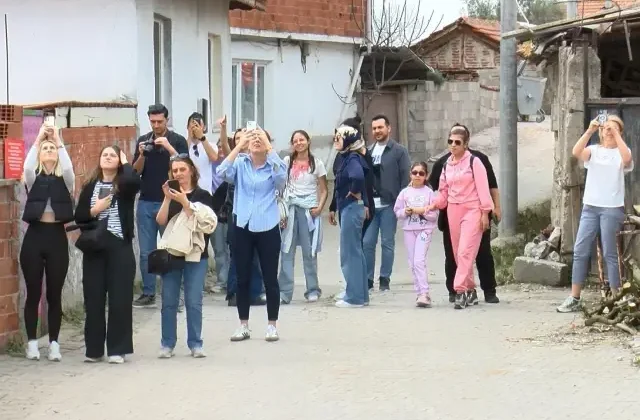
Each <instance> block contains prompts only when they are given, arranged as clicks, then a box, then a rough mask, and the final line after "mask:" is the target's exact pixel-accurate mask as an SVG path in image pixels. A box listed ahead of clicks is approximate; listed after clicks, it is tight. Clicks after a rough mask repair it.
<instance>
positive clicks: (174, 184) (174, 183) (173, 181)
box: [167, 179, 180, 192]
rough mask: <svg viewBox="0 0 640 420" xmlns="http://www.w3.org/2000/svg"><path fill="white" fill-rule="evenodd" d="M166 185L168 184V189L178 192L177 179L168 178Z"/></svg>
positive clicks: (178, 184)
mask: <svg viewBox="0 0 640 420" xmlns="http://www.w3.org/2000/svg"><path fill="white" fill-rule="evenodd" d="M167 185H168V186H169V188H170V189H172V190H174V191H177V192H180V183H179V182H178V180H177V179H170V180H169V182H168V183H167Z"/></svg>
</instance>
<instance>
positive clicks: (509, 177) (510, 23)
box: [498, 0, 518, 237]
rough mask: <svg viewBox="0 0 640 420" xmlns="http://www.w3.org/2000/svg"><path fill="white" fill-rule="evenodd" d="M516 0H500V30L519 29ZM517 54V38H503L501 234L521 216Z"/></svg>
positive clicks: (510, 230) (506, 233)
mask: <svg viewBox="0 0 640 420" xmlns="http://www.w3.org/2000/svg"><path fill="white" fill-rule="evenodd" d="M517 11H518V6H517V4H516V0H500V31H501V32H502V33H505V32H509V31H513V30H515V29H516V22H517V14H518V12H517ZM517 64H518V57H517V55H516V39H515V38H510V39H501V40H500V177H499V181H500V186H499V187H500V201H501V207H502V221H501V222H500V224H499V225H498V226H499V233H500V236H503V237H510V236H515V234H516V223H517V219H518V97H517V90H518V76H517Z"/></svg>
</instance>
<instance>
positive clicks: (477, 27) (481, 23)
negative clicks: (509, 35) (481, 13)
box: [461, 17, 500, 42]
mask: <svg viewBox="0 0 640 420" xmlns="http://www.w3.org/2000/svg"><path fill="white" fill-rule="evenodd" d="M461 19H462V21H463V22H464V24H466V25H467V26H468V27H469V28H470V29H471V30H472V31H473V32H475V33H477V34H479V35H484V36H486V37H487V38H490V39H492V40H494V41H496V42H500V22H499V21H497V20H487V19H478V18H471V17H463V18H461Z"/></svg>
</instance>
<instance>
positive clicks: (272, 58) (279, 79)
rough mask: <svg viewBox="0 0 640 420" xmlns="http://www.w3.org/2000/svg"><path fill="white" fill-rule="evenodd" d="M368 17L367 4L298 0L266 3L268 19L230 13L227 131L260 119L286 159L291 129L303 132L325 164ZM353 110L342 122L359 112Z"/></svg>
mask: <svg viewBox="0 0 640 420" xmlns="http://www.w3.org/2000/svg"><path fill="white" fill-rule="evenodd" d="M365 10H366V0H357V1H353V0H333V1H331V2H319V1H310V0H299V1H293V2H273V3H269V4H268V6H267V10H266V12H265V13H260V12H258V11H237V10H235V11H231V12H230V13H229V20H230V26H231V59H232V63H233V64H232V66H230V68H229V71H230V72H231V84H230V89H231V91H232V92H231V98H232V99H231V103H232V106H231V108H232V110H231V113H230V114H229V116H228V119H229V124H230V127H229V128H230V129H236V128H241V127H244V126H245V125H246V122H247V121H251V120H255V121H257V122H258V124H260V125H261V126H262V127H264V128H265V129H267V130H268V131H269V132H270V133H271V135H272V137H273V139H274V142H275V147H276V149H277V150H278V151H281V152H284V151H286V150H288V149H289V140H290V136H291V133H292V132H293V131H294V130H297V129H303V130H306V131H307V132H308V133H309V134H310V135H311V136H312V142H313V148H314V153H315V154H316V156H318V157H320V158H322V159H323V160H325V161H327V160H328V159H329V151H330V147H331V146H330V144H331V142H330V139H331V138H332V137H333V131H334V129H335V126H336V124H337V123H338V119H339V118H340V115H341V112H343V107H344V106H345V102H346V101H344V100H343V99H341V97H343V96H346V95H347V91H348V89H349V86H350V84H351V82H352V78H353V77H354V73H356V65H357V62H358V57H359V48H360V46H361V45H362V44H363V43H364V39H363V36H364V28H365V21H366V19H365V13H366V12H365ZM355 77H357V75H356V76H355ZM348 108H349V109H348V110H347V111H345V115H347V114H346V113H347V112H355V109H356V107H355V104H353V105H351V104H349V106H348Z"/></svg>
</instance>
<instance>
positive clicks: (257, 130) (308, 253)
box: [20, 105, 633, 364]
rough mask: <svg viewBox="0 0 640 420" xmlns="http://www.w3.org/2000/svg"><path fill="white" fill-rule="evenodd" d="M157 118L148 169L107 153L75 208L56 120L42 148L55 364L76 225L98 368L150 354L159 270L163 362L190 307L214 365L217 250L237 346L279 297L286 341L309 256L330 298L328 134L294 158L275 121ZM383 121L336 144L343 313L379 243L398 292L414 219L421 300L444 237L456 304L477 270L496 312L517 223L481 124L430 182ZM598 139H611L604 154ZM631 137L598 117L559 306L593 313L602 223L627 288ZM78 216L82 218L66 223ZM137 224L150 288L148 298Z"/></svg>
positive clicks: (138, 159)
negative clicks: (321, 148) (589, 295)
mask: <svg viewBox="0 0 640 420" xmlns="http://www.w3.org/2000/svg"><path fill="white" fill-rule="evenodd" d="M148 117H149V121H150V124H151V128H152V131H151V132H150V133H147V134H145V135H143V136H141V137H140V138H139V139H138V141H137V145H136V149H135V153H134V156H133V160H132V163H131V164H130V163H129V162H128V160H127V156H126V154H125V153H124V152H123V151H122V150H120V149H119V148H118V147H117V146H107V147H104V148H103V150H102V151H101V153H100V158H99V162H98V164H97V167H96V170H95V172H94V174H93V176H91V177H90V178H89V180H88V181H87V182H86V183H85V184H84V185H83V186H82V188H81V190H80V191H79V195H78V200H77V203H76V205H75V206H74V200H73V197H74V185H75V176H74V171H73V167H72V164H71V159H70V158H69V155H68V154H67V151H66V149H65V147H64V144H63V140H62V138H61V136H60V130H59V129H58V128H56V127H54V126H52V125H48V124H47V123H45V124H44V125H43V126H42V127H41V129H40V132H39V134H38V137H37V139H36V141H35V143H34V145H33V146H32V148H31V149H30V150H29V153H28V154H27V157H26V160H25V164H24V184H25V186H26V189H27V202H26V205H25V210H24V214H23V220H24V221H25V222H26V223H28V229H27V232H26V234H25V238H24V241H23V244H22V248H21V252H20V266H21V269H22V271H23V273H24V278H25V281H26V286H27V287H26V289H27V299H26V305H25V325H26V330H27V336H28V340H29V341H28V344H27V349H26V357H27V358H28V359H32V360H39V359H40V351H39V348H38V341H37V336H36V333H37V331H36V330H37V321H38V304H39V301H40V295H41V289H42V281H43V274H45V275H46V282H47V288H46V290H47V301H48V321H49V322H48V325H49V342H50V344H49V351H48V359H49V360H51V361H60V360H61V359H62V355H61V353H60V346H59V343H58V336H59V331H60V323H61V317H62V308H61V293H62V287H63V285H64V281H65V277H66V274H67V269H68V263H69V260H68V253H67V247H68V242H67V235H66V231H68V230H70V229H79V230H80V234H79V236H78V239H77V241H76V243H75V246H76V247H77V248H78V249H79V250H81V251H82V252H83V271H82V276H83V289H84V306H85V313H86V319H85V343H86V354H85V355H86V361H87V362H99V361H102V360H104V357H105V343H106V356H107V358H108V361H109V362H110V363H115V364H119V363H123V362H124V361H125V356H126V355H129V354H132V353H133V329H132V322H133V320H132V318H133V317H132V307H136V308H153V307H155V306H156V288H157V286H156V279H157V276H161V278H162V285H161V297H162V299H161V337H160V352H159V357H160V358H170V357H172V356H173V354H174V349H175V347H176V345H177V334H176V330H177V318H178V315H177V314H178V313H179V312H181V311H182V310H183V309H184V311H185V312H186V326H187V346H188V348H189V349H190V351H191V354H192V356H193V357H194V358H202V357H205V356H206V353H205V352H204V346H203V340H202V335H201V331H202V305H203V296H204V287H205V277H206V275H207V269H208V259H209V253H210V252H213V253H214V259H215V270H216V272H217V277H216V278H217V280H218V284H217V289H218V290H219V291H221V292H226V300H227V301H228V304H229V306H235V307H236V308H237V312H238V318H239V326H238V328H237V329H236V330H235V331H234V332H233V333H232V335H231V337H230V339H231V341H243V340H246V339H249V338H250V337H251V330H250V329H249V314H250V307H251V306H252V305H263V304H264V305H266V309H267V318H268V324H267V327H266V333H265V340H266V341H270V342H273V341H277V340H278V339H279V335H278V330H277V321H278V317H279V310H280V305H283V304H284V305H286V304H289V303H290V302H291V301H292V299H293V292H294V261H295V254H296V250H297V248H298V246H300V248H301V250H302V262H303V271H304V275H305V280H306V290H305V293H304V298H305V300H306V301H307V302H308V303H310V304H312V303H314V302H317V301H318V300H319V299H320V298H321V297H322V289H321V284H320V281H319V275H318V263H317V256H318V253H319V252H321V251H322V242H323V231H324V229H325V227H324V226H323V219H322V212H323V210H324V209H325V206H326V204H327V201H328V200H329V192H328V191H329V188H328V186H327V168H326V167H325V163H324V162H323V161H322V160H320V159H318V158H317V157H315V156H314V155H313V153H312V147H311V143H312V139H311V136H310V135H309V134H308V133H307V132H306V131H304V130H296V131H295V132H293V134H292V135H291V139H290V146H291V149H290V153H289V154H288V155H287V156H285V157H284V159H282V158H281V157H280V155H279V154H278V153H277V152H276V151H275V150H274V149H273V145H272V141H271V137H270V135H269V133H268V132H267V131H265V130H264V129H262V128H261V127H258V126H253V125H251V126H249V124H248V127H246V128H242V129H238V130H236V131H235V132H234V133H233V134H232V135H231V136H230V137H229V136H228V134H227V133H228V132H227V122H226V117H224V118H222V119H220V120H218V124H219V126H220V133H221V134H220V138H219V139H210V138H207V136H206V135H205V132H206V127H205V124H204V118H203V116H202V115H200V114H198V113H194V114H192V115H191V116H190V117H189V119H188V122H187V132H188V135H187V138H185V137H183V136H181V135H180V134H178V133H176V132H174V131H171V130H169V129H168V127H167V123H168V119H169V113H168V110H167V108H166V107H164V106H163V105H153V106H151V107H149V110H148ZM366 123H370V124H371V130H372V133H373V137H374V139H373V140H374V142H373V144H372V145H371V146H369V147H367V145H366V142H365V139H364V138H363V134H362V133H363V122H362V121H361V119H360V118H359V117H357V116H356V117H354V118H349V119H347V120H345V121H344V122H343V123H342V124H340V126H339V127H337V128H336V130H335V134H334V139H333V145H334V148H335V150H336V152H337V154H336V158H335V160H334V162H333V165H332V167H331V168H330V170H332V171H333V174H334V176H335V185H334V193H333V195H332V197H331V201H330V204H329V217H328V221H329V224H330V225H333V226H336V225H339V229H340V266H341V270H342V274H343V277H344V280H345V288H344V290H343V291H342V292H341V293H339V294H338V295H337V296H336V302H335V306H336V307H338V308H361V307H364V306H367V305H369V302H370V299H369V295H370V291H371V290H372V289H374V287H375V283H376V282H375V277H374V273H375V271H376V266H375V265H376V264H375V251H376V247H377V243H378V237H380V242H381V248H382V249H381V250H382V253H381V257H382V258H381V263H380V269H379V277H378V279H377V280H378V281H377V286H378V288H379V290H380V291H382V292H384V291H387V290H390V288H391V278H392V270H393V265H394V257H395V234H396V228H397V224H398V223H400V224H401V229H402V231H403V234H404V243H405V247H406V249H407V255H408V262H407V263H408V267H409V269H410V270H409V271H410V273H411V275H412V277H413V284H414V288H415V294H416V298H415V305H416V306H417V307H420V308H426V307H430V306H431V305H432V298H431V295H430V286H429V281H428V272H429V270H428V267H427V253H428V250H429V247H430V245H431V239H432V234H433V231H434V229H435V228H436V227H437V228H438V229H439V230H441V231H442V232H443V247H444V251H445V275H446V286H447V289H448V291H449V301H450V303H452V304H453V307H454V308H455V309H464V308H466V307H468V306H473V305H477V304H478V302H479V298H478V293H477V289H476V283H475V280H474V271H473V266H474V262H475V265H476V266H477V268H478V275H479V279H480V287H481V288H482V290H483V292H484V300H485V302H487V303H493V304H496V303H499V301H500V300H499V299H498V296H497V295H496V279H495V270H494V262H493V256H492V254H491V247H490V237H491V233H490V231H491V225H492V221H493V222H494V223H498V222H499V221H500V217H501V210H500V195H499V191H498V185H497V181H496V176H495V174H494V171H493V168H492V166H491V162H490V161H489V159H488V157H487V156H486V155H484V154H482V153H480V152H479V151H477V150H473V149H471V148H470V147H469V146H470V137H471V134H470V132H469V130H468V129H467V127H466V126H464V125H462V124H458V123H456V124H454V126H453V127H452V128H451V130H450V133H449V136H448V139H447V146H448V149H449V153H447V154H446V155H444V156H442V157H441V158H440V159H439V160H438V161H437V162H436V163H435V164H434V165H433V167H432V168H431V172H430V171H429V168H428V166H427V164H426V163H425V162H422V161H418V162H414V163H411V162H410V159H409V153H408V151H407V149H406V148H405V147H404V146H403V145H401V144H399V143H398V142H396V141H394V140H393V139H392V137H391V129H392V127H391V125H390V122H389V120H388V118H387V117H386V116H384V115H376V116H375V117H373V118H372V119H371V121H369V122H366ZM598 130H599V132H600V139H601V143H600V145H592V146H588V147H586V144H587V142H588V141H589V138H591V136H592V135H593V134H594V133H595V132H596V131H598ZM622 130H623V123H622V121H621V120H620V119H619V118H617V117H615V116H611V117H609V119H608V120H607V121H606V122H598V121H595V122H593V123H592V125H591V126H590V127H589V129H588V130H587V132H586V133H585V135H584V136H583V137H582V138H581V139H580V140H579V141H578V143H577V144H576V146H575V148H574V155H575V156H576V157H577V158H579V159H581V160H583V161H584V162H585V166H586V167H587V168H588V169H589V172H588V175H587V187H586V191H585V206H584V209H583V213H582V218H581V222H580V229H579V231H578V239H577V241H576V250H575V257H574V266H573V280H574V286H573V288H572V295H571V296H570V297H569V298H568V299H567V301H565V302H564V303H563V304H562V305H561V306H560V307H559V308H558V311H561V312H569V311H572V310H576V309H577V308H578V307H579V304H580V286H581V284H582V282H583V280H584V277H585V276H586V272H587V270H586V262H587V261H588V257H589V252H590V244H591V243H592V242H593V240H594V237H595V234H596V232H597V231H598V230H599V231H600V232H601V234H602V237H603V244H604V254H605V259H606V261H607V265H608V269H609V279H610V282H611V286H612V288H617V287H618V283H619V280H618V281H617V282H616V279H617V277H616V273H617V259H616V258H612V257H611V252H612V249H613V250H615V245H612V244H614V242H611V241H612V239H611V238H615V232H616V230H617V229H619V228H620V224H621V223H622V217H623V215H624V212H623V210H621V208H622V207H621V206H622V205H623V204H624V172H627V171H629V170H631V169H632V168H633V161H632V159H631V153H630V151H629V149H628V147H627V146H626V145H625V144H624V141H623V140H622V136H621V134H622ZM137 196H138V202H137V208H136V209H135V211H134V207H135V206H136V204H135V201H136V197H137ZM74 207H75V208H74ZM134 217H135V222H136V223H134ZM70 222H75V225H72V226H71V227H67V228H66V229H65V224H68V223H70ZM136 224H137V240H138V244H139V248H140V259H139V261H140V262H139V270H140V275H141V277H142V284H143V287H142V293H141V295H140V296H138V297H137V298H136V299H135V300H134V296H133V282H134V277H135V273H136V260H135V255H134V251H133V240H134V237H136V234H135V232H134V231H135V230H136V229H135V225H136ZM65 230H66V231H65ZM158 237H159V240H158ZM210 242H211V244H210ZM612 247H613V248H612ZM182 295H184V299H182V297H181V296H182ZM132 302H133V304H132ZM105 307H106V308H108V311H107V315H106V316H105Z"/></svg>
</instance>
